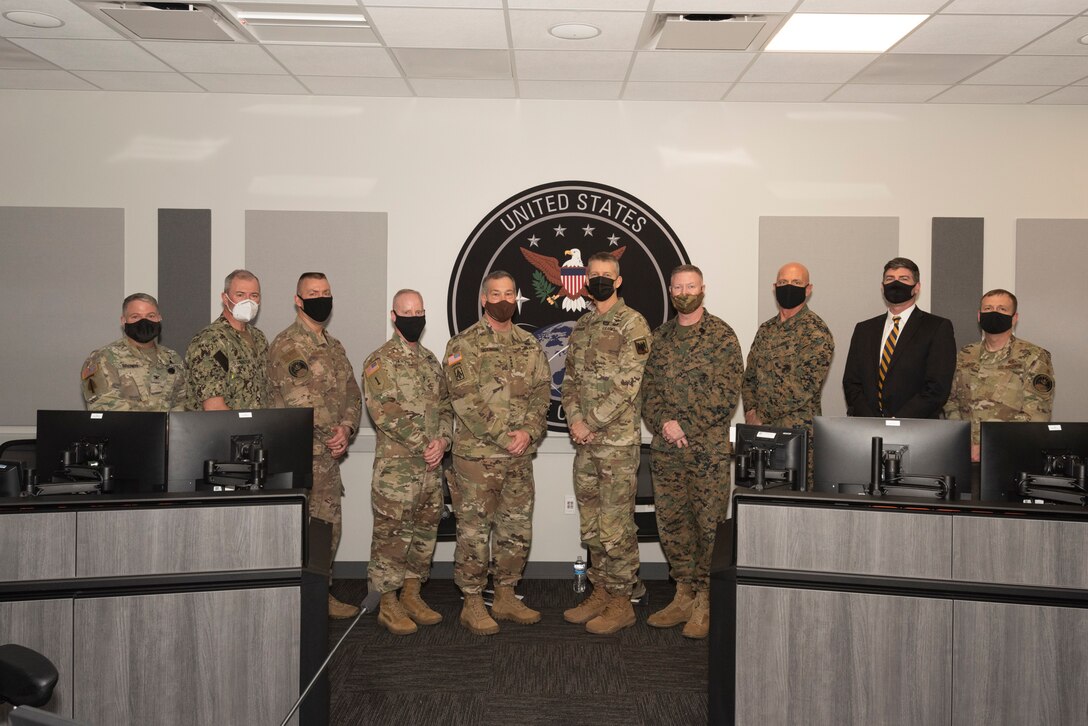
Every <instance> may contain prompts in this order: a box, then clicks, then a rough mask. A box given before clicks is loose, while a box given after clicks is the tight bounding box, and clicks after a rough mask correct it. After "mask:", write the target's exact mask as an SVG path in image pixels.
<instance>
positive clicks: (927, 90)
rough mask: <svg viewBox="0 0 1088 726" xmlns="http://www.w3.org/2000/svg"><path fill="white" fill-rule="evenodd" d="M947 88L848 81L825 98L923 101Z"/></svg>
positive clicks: (837, 99)
mask: <svg viewBox="0 0 1088 726" xmlns="http://www.w3.org/2000/svg"><path fill="white" fill-rule="evenodd" d="M947 88H948V86H946V85H907V84H902V83H901V84H898V85H882V84H875V83H848V84H846V85H845V86H843V87H842V88H840V89H839V90H838V91H836V92H835V93H834V94H832V96H831V97H830V98H829V99H827V100H828V101H839V102H843V103H925V102H926V101H928V100H929V99H931V98H933V97H934V96H936V95H937V94H938V93H940V92H941V91H943V90H945V89H947Z"/></svg>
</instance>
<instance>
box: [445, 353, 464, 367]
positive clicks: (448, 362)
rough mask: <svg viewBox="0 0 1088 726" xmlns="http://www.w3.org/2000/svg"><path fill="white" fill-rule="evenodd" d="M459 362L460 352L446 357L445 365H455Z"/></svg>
mask: <svg viewBox="0 0 1088 726" xmlns="http://www.w3.org/2000/svg"><path fill="white" fill-rule="evenodd" d="M460 362H461V353H460V352H457V353H454V354H453V355H451V356H450V357H449V358H447V359H446V365H448V366H455V365H457V364H458V363H460Z"/></svg>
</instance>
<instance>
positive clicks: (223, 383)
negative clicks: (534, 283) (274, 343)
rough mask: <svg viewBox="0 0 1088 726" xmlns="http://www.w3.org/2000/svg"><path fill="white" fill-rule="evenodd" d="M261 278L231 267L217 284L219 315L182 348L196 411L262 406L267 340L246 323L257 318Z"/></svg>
mask: <svg viewBox="0 0 1088 726" xmlns="http://www.w3.org/2000/svg"><path fill="white" fill-rule="evenodd" d="M260 301H261V282H260V280H258V279H257V276H256V275H254V274H253V273H252V272H250V271H248V270H235V271H234V272H232V273H230V274H229V275H227V279H226V280H225V281H224V282H223V314H222V315H220V316H219V318H218V319H216V320H215V321H213V322H212V324H211V325H209V326H208V327H206V328H204V329H203V330H201V331H200V332H199V333H197V334H196V336H195V337H194V338H193V339H192V341H191V342H190V343H189V348H188V350H187V351H186V352H185V367H186V368H187V369H188V371H189V397H190V398H191V399H192V400H191V403H192V404H193V405H194V406H195V407H196V408H197V409H203V410H205V411H222V410H228V409H247V408H266V407H267V406H268V405H269V404H270V402H271V395H270V392H269V389H268V340H267V339H266V338H265V337H264V333H262V332H261V331H260V330H258V329H257V326H255V325H250V324H249V323H250V321H252V320H253V319H254V318H256V317H257V310H258V307H259V305H260Z"/></svg>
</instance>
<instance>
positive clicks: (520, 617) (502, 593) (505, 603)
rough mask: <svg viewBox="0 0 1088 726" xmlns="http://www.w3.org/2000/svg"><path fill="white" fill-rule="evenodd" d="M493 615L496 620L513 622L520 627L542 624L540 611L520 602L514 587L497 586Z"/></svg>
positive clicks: (492, 608)
mask: <svg viewBox="0 0 1088 726" xmlns="http://www.w3.org/2000/svg"><path fill="white" fill-rule="evenodd" d="M491 615H492V617H494V618H495V619H496V620H513V621H514V622H515V623H517V624H518V625H532V624H533V623H539V622H540V611H539V610H533V609H532V608H531V607H529V606H528V605H526V604H525V603H523V602H522V601H521V600H518V596H517V595H515V594H514V588H513V586H512V585H496V586H495V602H494V603H492V605H491Z"/></svg>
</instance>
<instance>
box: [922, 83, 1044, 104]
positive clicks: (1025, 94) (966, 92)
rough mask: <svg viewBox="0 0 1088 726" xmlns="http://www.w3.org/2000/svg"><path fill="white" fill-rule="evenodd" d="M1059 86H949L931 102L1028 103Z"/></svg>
mask: <svg viewBox="0 0 1088 726" xmlns="http://www.w3.org/2000/svg"><path fill="white" fill-rule="evenodd" d="M1055 88H1057V86H966V85H959V86H953V87H952V88H949V89H948V90H947V91H945V92H944V93H942V94H940V95H939V96H936V97H934V98H933V100H932V101H930V103H1017V104H1019V103H1028V102H1029V101H1032V100H1034V99H1036V98H1038V97H1039V96H1042V95H1043V94H1045V93H1049V92H1050V91H1053V90H1054V89H1055Z"/></svg>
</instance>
